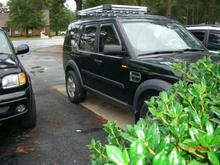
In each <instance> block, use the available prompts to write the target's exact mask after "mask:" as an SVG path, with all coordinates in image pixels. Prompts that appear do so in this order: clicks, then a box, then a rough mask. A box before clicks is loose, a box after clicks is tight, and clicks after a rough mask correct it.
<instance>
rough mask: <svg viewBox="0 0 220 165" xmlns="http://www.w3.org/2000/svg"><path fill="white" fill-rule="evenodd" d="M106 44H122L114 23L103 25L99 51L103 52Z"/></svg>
mask: <svg viewBox="0 0 220 165" xmlns="http://www.w3.org/2000/svg"><path fill="white" fill-rule="evenodd" d="M104 45H120V42H119V39H118V37H117V34H116V32H115V29H114V27H113V25H103V26H102V27H101V31H100V38H99V52H103V48H104Z"/></svg>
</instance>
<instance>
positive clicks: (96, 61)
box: [94, 58, 103, 64]
mask: <svg viewBox="0 0 220 165" xmlns="http://www.w3.org/2000/svg"><path fill="white" fill-rule="evenodd" d="M94 61H95V63H97V64H101V63H102V62H103V61H102V60H99V59H96V58H95V59H94Z"/></svg>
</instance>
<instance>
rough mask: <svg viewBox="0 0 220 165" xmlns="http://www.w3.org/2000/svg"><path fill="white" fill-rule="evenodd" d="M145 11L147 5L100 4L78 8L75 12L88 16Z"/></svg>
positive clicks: (143, 12) (135, 13)
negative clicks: (82, 8)
mask: <svg viewBox="0 0 220 165" xmlns="http://www.w3.org/2000/svg"><path fill="white" fill-rule="evenodd" d="M146 13H147V7H145V6H129V5H111V4H105V5H100V6H96V7H92V8H88V9H84V10H80V11H78V12H77V15H78V16H80V17H89V16H117V15H122V14H128V15H137V14H142V15H143V14H146Z"/></svg>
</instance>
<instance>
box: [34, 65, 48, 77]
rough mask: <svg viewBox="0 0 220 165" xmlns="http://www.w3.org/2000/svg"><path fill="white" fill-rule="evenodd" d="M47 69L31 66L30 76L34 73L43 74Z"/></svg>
mask: <svg viewBox="0 0 220 165" xmlns="http://www.w3.org/2000/svg"><path fill="white" fill-rule="evenodd" d="M46 70H47V68H43V67H41V66H33V67H31V71H30V72H31V74H33V75H35V74H36V73H44V72H46Z"/></svg>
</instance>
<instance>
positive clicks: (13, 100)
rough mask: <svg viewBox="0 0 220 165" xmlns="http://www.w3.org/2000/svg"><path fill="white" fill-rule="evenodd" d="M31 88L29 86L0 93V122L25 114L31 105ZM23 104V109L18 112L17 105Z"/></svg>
mask: <svg viewBox="0 0 220 165" xmlns="http://www.w3.org/2000/svg"><path fill="white" fill-rule="evenodd" d="M31 95H32V90H31V89H30V87H28V88H26V89H24V90H22V91H18V92H14V93H9V94H4V95H0V122H1V121H5V120H8V119H11V118H15V117H17V116H21V115H23V114H25V113H26V112H27V111H28V109H29V107H30V105H31ZM19 105H24V106H25V110H23V111H22V112H19V111H18V110H17V107H18V106H19Z"/></svg>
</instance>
